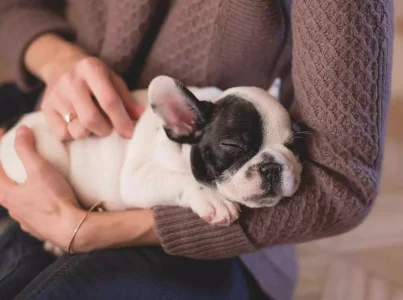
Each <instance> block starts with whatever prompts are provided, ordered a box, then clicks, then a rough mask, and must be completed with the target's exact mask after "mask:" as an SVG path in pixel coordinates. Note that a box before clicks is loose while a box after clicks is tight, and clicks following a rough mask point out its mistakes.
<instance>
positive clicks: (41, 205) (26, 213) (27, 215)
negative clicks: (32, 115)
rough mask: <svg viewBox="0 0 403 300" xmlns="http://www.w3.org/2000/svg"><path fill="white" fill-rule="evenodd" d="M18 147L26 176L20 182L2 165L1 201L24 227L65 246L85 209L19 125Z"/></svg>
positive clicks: (31, 136) (0, 170) (0, 172)
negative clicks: (81, 209)
mask: <svg viewBox="0 0 403 300" xmlns="http://www.w3.org/2000/svg"><path fill="white" fill-rule="evenodd" d="M15 148H16V151H17V153H18V155H19V157H20V159H21V161H22V162H23V164H24V167H25V170H26V173H27V180H26V181H25V183H24V184H21V185H17V184H16V183H15V182H13V181H12V180H10V179H9V178H8V177H7V175H6V174H5V173H4V171H3V169H2V168H1V167H0V205H2V206H4V207H5V208H6V209H7V210H8V213H9V215H10V216H11V217H12V218H13V219H14V220H16V221H17V222H18V223H20V225H21V228H22V229H23V230H24V231H26V232H28V233H30V234H31V235H33V236H35V237H36V238H38V239H40V240H45V239H46V240H49V241H51V242H52V243H53V244H54V245H57V246H59V247H60V248H62V249H65V248H66V245H67V243H68V241H69V239H70V238H71V235H72V232H73V230H74V227H75V226H76V225H77V223H78V222H79V219H80V216H81V215H82V214H83V213H84V212H80V209H79V206H78V203H77V199H76V197H75V195H74V193H73V191H72V189H71V188H70V186H69V184H68V183H67V182H66V181H65V179H64V178H63V177H62V176H61V175H60V174H59V172H57V170H56V169H55V168H53V167H52V166H51V165H50V164H49V163H48V162H47V161H45V160H44V159H43V158H42V157H41V156H40V155H39V154H38V153H37V152H36V151H35V141H34V136H33V134H32V132H31V131H30V130H29V129H28V128H26V127H22V128H19V129H18V131H17V136H16V140H15Z"/></svg>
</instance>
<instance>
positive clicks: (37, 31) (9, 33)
mask: <svg viewBox="0 0 403 300" xmlns="http://www.w3.org/2000/svg"><path fill="white" fill-rule="evenodd" d="M63 5H64V4H63V2H62V1H60V0H57V1H56V0H54V1H53V2H51V1H47V0H35V1H32V0H1V1H0V45H1V47H0V57H1V58H2V59H4V60H5V61H6V62H7V63H8V64H9V65H10V67H11V70H12V71H13V75H14V78H15V79H16V81H17V84H18V86H19V87H20V88H21V89H22V90H23V91H24V92H30V91H33V90H35V89H36V88H38V86H40V82H39V81H38V80H37V79H35V78H34V77H33V76H32V75H31V74H30V73H29V72H28V71H27V70H26V68H25V67H24V53H25V50H26V49H27V47H28V45H29V44H30V42H32V41H33V40H34V39H35V38H36V37H37V36H39V35H41V34H43V33H46V32H54V33H57V34H59V35H61V36H63V37H65V38H69V39H70V38H72V37H73V30H72V28H71V27H70V26H69V24H68V23H67V22H66V21H65V20H64V19H63V17H62V16H61V15H60V14H59V13H58V9H59V8H61V7H63Z"/></svg>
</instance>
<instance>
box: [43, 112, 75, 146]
mask: <svg viewBox="0 0 403 300" xmlns="http://www.w3.org/2000/svg"><path fill="white" fill-rule="evenodd" d="M42 112H43V115H44V117H45V121H46V123H47V124H48V126H49V127H50V128H52V131H53V132H55V133H56V136H57V137H58V138H59V139H61V140H63V141H65V140H71V135H70V132H69V129H68V128H67V125H66V122H65V121H64V120H63V118H62V116H61V115H60V113H59V112H57V111H56V110H53V109H50V108H43V109H42Z"/></svg>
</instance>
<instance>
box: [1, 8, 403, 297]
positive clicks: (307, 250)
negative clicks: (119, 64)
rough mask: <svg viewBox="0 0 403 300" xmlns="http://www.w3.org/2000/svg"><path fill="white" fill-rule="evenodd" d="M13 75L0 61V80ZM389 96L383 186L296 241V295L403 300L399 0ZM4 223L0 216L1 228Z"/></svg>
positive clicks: (402, 22)
mask: <svg viewBox="0 0 403 300" xmlns="http://www.w3.org/2000/svg"><path fill="white" fill-rule="evenodd" d="M10 80H12V77H11V75H10V72H9V70H8V69H7V67H6V66H5V65H4V64H2V63H1V62H0V83H1V82H4V81H10ZM391 94H392V97H391V104H390V113H389V121H388V133H387V138H386V149H385V150H386V151H385V158H384V163H383V173H382V181H381V189H380V194H379V197H378V200H377V202H376V204H375V207H374V209H373V211H372V212H371V214H370V215H369V217H368V218H367V220H366V221H365V222H364V223H363V224H362V225H361V226H359V227H358V228H357V229H355V230H353V231H351V232H349V233H347V234H344V235H340V236H338V237H334V238H329V239H324V240H320V241H315V242H311V243H306V244H301V245H298V255H299V265H300V270H299V272H300V276H299V285H298V289H297V293H296V297H295V299H296V300H316V299H324V300H333V299H334V300H350V299H351V300H361V299H362V300H364V299H365V300H384V299H387V300H389V299H393V300H398V299H402V300H403V0H395V41H394V55H393V80H392V93H391ZM3 227H4V221H3V224H2V223H1V221H0V232H1V231H2V228H3Z"/></svg>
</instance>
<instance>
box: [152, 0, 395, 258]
mask: <svg viewBox="0 0 403 300" xmlns="http://www.w3.org/2000/svg"><path fill="white" fill-rule="evenodd" d="M347 2H348V1H344V2H343V1H338V2H335V1H333V0H325V1H320V2H315V4H312V3H311V2H309V1H296V2H295V3H294V4H293V13H292V22H293V24H292V28H293V69H292V72H293V83H294V87H295V97H294V99H295V100H294V104H293V107H292V115H293V117H294V118H295V119H297V120H300V121H302V122H303V123H305V124H307V125H308V126H309V127H310V128H311V129H312V134H309V135H307V147H308V156H309V158H310V159H309V161H308V162H307V163H306V164H304V173H303V178H302V185H301V187H300V189H299V191H298V192H297V194H296V195H295V196H293V197H291V198H290V199H284V200H283V201H281V202H280V204H279V205H277V206H276V207H274V208H263V209H246V208H244V209H243V212H242V214H241V216H240V218H239V222H240V225H241V226H240V225H239V224H234V225H232V226H230V228H228V229H226V231H224V230H223V229H221V228H215V227H207V225H205V224H203V223H199V222H198V221H197V220H195V219H194V218H193V217H192V216H191V213H190V212H187V211H186V210H183V209H180V208H164V207H161V208H158V210H157V211H156V224H157V228H158V230H159V234H160V238H161V241H162V245H163V247H164V248H165V250H166V251H167V252H168V253H171V254H175V255H185V256H190V257H196V258H221V257H228V256H233V255H240V254H243V253H245V252H247V251H251V250H250V249H252V250H253V249H258V248H261V247H268V246H273V245H277V244H287V243H296V242H303V241H309V240H312V239H317V238H323V237H328V236H331V235H334V234H340V233H343V232H346V231H348V230H349V229H351V228H353V227H355V226H357V225H358V224H359V223H360V222H362V220H363V219H364V218H365V217H366V216H367V214H368V213H369V211H370V209H371V207H372V205H373V202H374V200H375V197H376V195H377V191H378V184H379V178H380V170H381V162H382V157H383V141H384V136H383V135H384V132H385V124H386V114H387V106H388V101H389V88H390V73H391V49H392V41H393V35H392V31H393V23H392V17H393V13H392V1H391V0H383V1H378V2H379V5H376V6H375V5H373V2H375V1H370V0H365V1H360V2H354V4H353V5H352V6H351V9H349V10H348V11H345V10H344V9H345V7H346V5H347ZM312 14H314V15H315V20H317V22H307V21H306V20H311V19H312ZM335 15H336V16H337V17H335ZM329 16H332V17H331V18H330V17H329ZM178 216H181V218H179V217H178ZM173 220H176V221H173ZM187 228H191V230H187ZM231 236H232V237H233V238H232V239H233V240H234V241H236V242H233V241H232V240H231V239H230V237H231ZM195 237H198V239H196V238H195ZM200 239H202V240H203V244H199V245H198V246H199V248H198V249H195V248H196V247H194V243H195V241H196V242H197V241H198V240H200ZM248 241H249V245H248ZM250 245H252V246H250Z"/></svg>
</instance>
